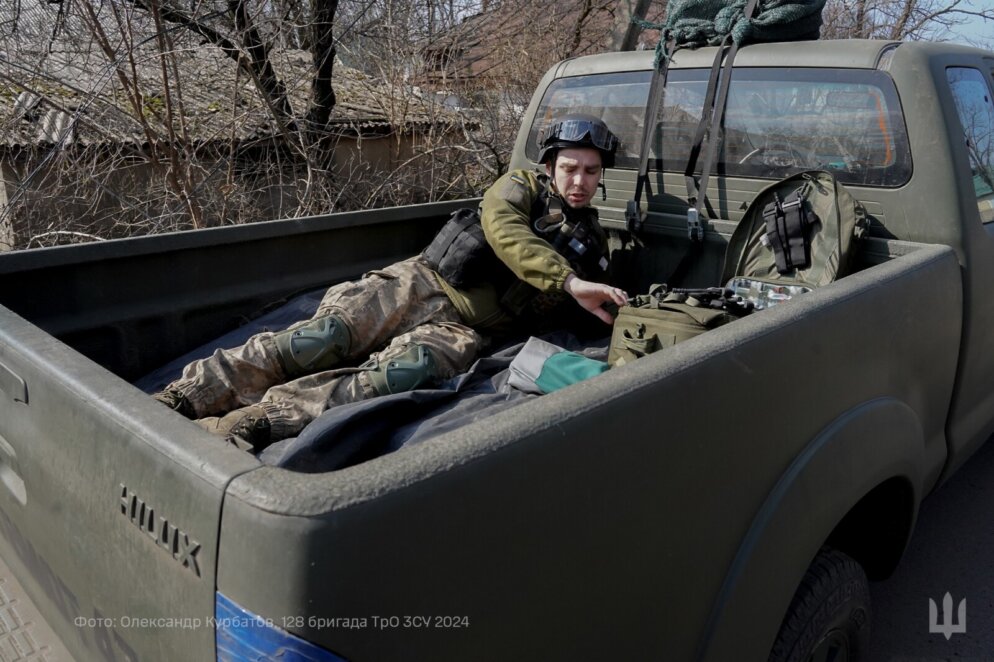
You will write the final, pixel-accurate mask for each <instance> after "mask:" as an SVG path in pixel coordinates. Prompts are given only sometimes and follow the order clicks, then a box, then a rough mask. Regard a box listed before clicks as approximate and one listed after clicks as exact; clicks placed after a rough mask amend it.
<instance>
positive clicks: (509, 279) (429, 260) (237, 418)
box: [154, 115, 627, 452]
mask: <svg viewBox="0 0 994 662" xmlns="http://www.w3.org/2000/svg"><path fill="white" fill-rule="evenodd" d="M539 146H540V148H541V151H540V154H539V162H540V163H542V164H543V165H544V166H545V175H544V176H543V175H539V174H537V173H535V172H532V171H529V170H515V171H511V172H509V173H507V174H506V175H504V176H503V177H501V178H500V179H498V180H497V182H496V183H494V185H493V186H492V187H491V188H490V189H489V190H488V191H487V192H486V193H485V194H484V196H483V202H482V204H481V205H480V214H479V223H475V222H473V221H475V220H476V218H475V214H470V217H469V219H468V220H467V217H466V215H463V216H462V220H461V221H459V220H458V219H457V218H456V217H454V218H453V220H451V221H449V223H448V224H447V225H446V226H445V227H443V229H442V230H441V231H440V232H439V235H438V236H437V237H436V239H435V240H434V241H433V242H432V244H431V246H429V247H428V249H426V250H425V252H424V253H422V254H421V255H419V256H417V257H413V258H410V259H408V260H405V261H403V262H399V263H397V264H394V265H391V266H389V267H387V268H385V269H383V270H380V271H371V272H369V273H366V274H364V275H363V277H362V278H361V279H360V280H357V281H353V282H346V283H341V284H338V285H335V286H333V287H331V288H330V289H329V290H328V291H327V292H326V293H325V295H324V298H323V299H322V301H321V303H320V305H319V306H318V309H317V312H316V313H315V315H314V317H313V318H312V319H310V320H307V321H304V322H300V323H298V324H295V325H293V326H291V327H290V328H289V329H287V330H285V331H281V332H277V333H271V332H265V333H260V334H258V335H255V336H253V337H252V338H250V339H249V340H248V341H247V342H246V343H245V344H244V345H242V346H241V347H237V348H235V349H230V350H225V349H219V350H217V351H215V352H214V354H213V355H212V356H210V357H208V358H206V359H202V360H199V361H194V362H193V363H191V364H189V365H188V366H186V368H185V369H184V371H183V375H182V377H181V378H180V379H178V380H176V381H174V382H172V383H171V384H169V385H168V386H167V387H166V389H165V390H163V391H162V392H159V393H156V394H155V396H154V397H155V398H156V399H158V400H159V401H161V402H163V403H164V404H166V405H167V406H169V407H171V408H172V409H174V410H176V411H178V412H179V413H181V414H183V415H184V416H186V417H188V418H191V419H196V422H197V423H198V424H199V425H201V426H202V427H204V428H206V429H207V430H209V431H211V432H214V433H217V434H219V435H222V436H224V437H225V438H226V439H227V440H228V441H229V442H231V443H234V444H235V445H237V446H239V447H240V448H243V449H245V450H249V451H254V452H257V451H259V450H261V449H262V448H265V447H266V446H268V445H269V444H270V443H272V442H274V441H277V440H280V439H284V438H287V437H291V436H294V435H296V434H297V433H299V432H300V431H301V430H302V429H303V427H304V426H305V425H307V423H309V422H310V421H311V420H313V419H314V418H316V417H317V416H318V415H319V414H321V413H322V412H323V411H325V410H326V409H328V408H330V407H333V406H335V405H339V404H344V403H347V402H354V401H358V400H363V399H366V398H371V397H375V396H378V395H386V394H389V393H398V392H403V391H409V390H413V389H415V388H418V387H421V386H430V385H433V384H437V383H438V382H440V381H442V380H444V379H448V378H449V377H452V376H453V375H455V374H458V373H460V372H463V371H465V370H466V369H467V368H468V367H469V365H470V364H471V363H472V361H473V360H474V359H475V358H476V356H477V354H478V353H479V350H480V348H481V346H482V345H483V344H484V342H485V340H486V338H487V337H488V336H490V335H492V334H493V333H494V332H496V331H497V330H499V329H504V328H507V327H508V325H509V324H510V323H521V321H522V320H527V319H528V318H529V315H530V314H533V313H534V311H538V310H543V309H544V310H548V309H549V307H550V306H551V305H555V304H556V303H558V302H561V301H567V302H570V301H571V300H572V301H575V302H576V304H579V306H580V307H581V308H582V309H583V310H586V311H588V312H590V313H592V314H593V315H595V316H597V317H598V318H600V319H601V320H602V321H603V322H604V323H606V324H611V323H612V321H613V319H612V317H611V315H610V314H609V313H608V311H606V310H605V309H604V308H602V305H603V304H610V303H614V304H617V305H618V306H621V305H624V304H625V301H626V298H627V295H626V294H625V292H623V291H622V290H620V289H618V288H615V287H611V286H609V285H605V284H603V283H602V282H598V281H601V280H604V279H605V278H606V268H607V257H608V254H607V242H606V238H605V235H604V231H603V229H602V228H601V227H600V225H599V223H598V221H597V211H596V209H594V208H592V207H591V206H590V203H591V200H592V199H593V196H594V194H595V193H596V191H597V188H598V186H599V185H600V181H601V176H602V174H603V169H604V168H607V167H611V166H613V165H614V155H615V151H616V150H617V147H618V139H617V138H616V137H615V135H614V134H613V133H612V132H611V131H610V130H609V129H608V127H607V126H606V125H605V124H604V122H602V121H601V120H600V119H597V118H595V117H591V116H587V115H567V116H564V117H561V118H559V119H557V120H556V121H554V122H553V123H552V124H551V125H550V126H549V127H548V128H546V130H545V131H543V133H542V135H541V138H540V140H539ZM481 230H482V232H481ZM473 236H479V237H481V238H480V239H479V240H478V241H475V242H474V241H471V239H472V238H473ZM483 237H485V241H484V240H483ZM467 247H468V248H467ZM498 260H499V261H498ZM488 261H492V262H488ZM492 267H493V268H492ZM472 273H476V274H478V275H477V277H476V278H473V277H469V276H467V274H472ZM480 275H482V277H481V276H480ZM481 333H482V334H484V335H481ZM367 357H368V360H367V361H366V362H365V363H362V364H361V365H358V366H357V363H359V361H361V360H362V359H366V358H367Z"/></svg>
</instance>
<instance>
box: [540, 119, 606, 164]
mask: <svg viewBox="0 0 994 662" xmlns="http://www.w3.org/2000/svg"><path fill="white" fill-rule="evenodd" d="M618 143H619V141H618V137H617V136H616V135H614V134H613V133H611V130H610V129H609V128H607V124H605V123H604V120H602V119H600V118H598V117H594V116H593V115H580V114H573V115H563V116H562V117H558V118H556V119H555V120H554V121H553V122H552V123H551V124H550V125H549V126H547V127H546V128H545V130H543V131H542V133H541V134H540V135H539V139H538V146H539V149H540V150H541V151H540V152H539V154H538V162H539V163H546V162H547V161H549V160H550V159H552V158H554V157H555V155H556V152H558V151H559V150H560V149H568V148H570V147H589V148H592V149H596V150H597V151H598V152H600V154H601V165H602V166H604V167H605V168H612V167H614V153H615V152H616V151H617V150H618Z"/></svg>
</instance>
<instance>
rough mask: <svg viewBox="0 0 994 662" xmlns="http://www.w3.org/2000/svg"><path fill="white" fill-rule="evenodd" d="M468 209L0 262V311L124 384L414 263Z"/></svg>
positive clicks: (306, 222) (423, 209) (184, 237)
mask: <svg viewBox="0 0 994 662" xmlns="http://www.w3.org/2000/svg"><path fill="white" fill-rule="evenodd" d="M477 204H478V201H477V200H463V201H458V202H454V203H453V202H447V203H437V204H429V205H415V206H411V207H396V208H391V209H386V210H373V211H368V212H356V213H345V214H335V215H331V216H325V217H313V218H306V219H290V220H281V221H272V222H267V223H258V224H255V225H249V226H238V227H227V228H217V229H212V230H203V231H196V232H180V233H174V234H170V235H161V236H154V237H143V238H139V239H129V240H123V241H107V242H103V243H96V244H86V245H80V246H66V247H59V248H51V249H43V250H35V251H28V252H17V253H9V254H4V255H2V256H0V305H3V306H5V307H6V308H8V309H10V310H11V311H13V312H15V313H17V314H19V315H21V316H23V317H25V318H26V319H29V320H31V322H32V323H33V324H35V325H37V326H38V327H39V328H41V329H43V330H44V331H46V332H48V333H49V334H51V335H53V336H54V337H56V338H58V339H60V340H62V341H64V342H66V344H68V345H70V346H72V347H73V348H75V349H76V350H77V351H79V352H81V353H82V354H83V355H85V356H87V357H89V358H91V359H93V360H94V361H95V362H97V363H99V364H100V365H102V366H104V367H105V368H107V369H108V370H111V371H112V372H114V373H116V374H118V375H120V376H121V377H123V378H125V379H127V380H133V379H135V378H137V377H139V376H141V375H144V374H147V373H148V372H150V371H151V370H153V369H155V368H157V367H159V366H161V365H163V364H165V363H166V362H168V361H169V360H170V359H172V358H174V357H176V356H179V355H181V354H182V353H184V352H185V351H186V350H189V349H191V348H193V347H196V346H198V345H200V344H202V343H204V342H207V341H209V340H211V339H213V338H216V337H218V336H220V335H221V334H222V333H224V332H226V331H229V330H231V329H232V328H234V327H236V326H238V325H240V324H242V323H244V321H245V320H246V319H247V316H249V315H251V314H253V313H258V312H259V311H260V310H261V309H262V308H263V307H264V306H267V305H269V304H272V303H274V302H276V301H279V300H280V299H281V298H282V297H286V296H288V295H292V294H296V293H299V292H302V291H306V290H309V289H313V288H315V287H319V286H322V285H328V284H330V283H335V282H338V281H341V280H345V279H348V278H352V277H355V276H357V275H359V274H361V273H363V272H364V271H367V270H369V269H373V268H377V267H382V266H384V265H386V264H390V263H391V262H394V261H396V260H399V259H402V258H406V257H409V256H411V255H414V254H416V253H417V252H419V251H420V250H421V249H422V248H424V246H426V245H427V244H428V242H429V241H430V240H431V237H432V236H434V233H435V231H437V229H438V228H439V227H440V226H441V224H442V223H443V222H444V221H445V219H446V218H448V215H449V213H450V212H451V211H452V210H454V209H456V208H458V207H460V206H476V205H477Z"/></svg>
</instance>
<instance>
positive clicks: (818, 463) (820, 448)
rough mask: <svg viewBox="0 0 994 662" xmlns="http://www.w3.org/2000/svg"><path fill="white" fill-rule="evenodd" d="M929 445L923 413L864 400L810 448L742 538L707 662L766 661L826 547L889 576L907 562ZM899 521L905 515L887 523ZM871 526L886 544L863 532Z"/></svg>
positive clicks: (706, 642)
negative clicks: (864, 537)
mask: <svg viewBox="0 0 994 662" xmlns="http://www.w3.org/2000/svg"><path fill="white" fill-rule="evenodd" d="M924 445H925V441H924V433H923V431H922V426H921V424H920V421H919V419H918V417H917V415H916V414H915V412H914V411H913V410H912V409H911V408H910V407H908V406H907V405H906V404H904V403H903V402H901V401H899V400H897V399H894V398H878V399H875V400H871V401H868V402H865V403H862V404H861V405H859V406H857V407H854V408H853V409H851V410H849V411H847V412H845V413H844V414H842V415H841V416H839V417H837V418H836V419H835V420H834V421H833V422H832V423H830V424H829V425H827V426H826V427H825V428H824V429H823V430H822V432H821V433H820V434H818V435H817V436H816V437H815V438H814V439H812V440H811V441H810V442H809V443H808V444H807V445H805V446H804V447H803V449H802V450H801V452H800V453H798V454H797V455H796V456H795V457H794V459H793V461H792V462H791V463H790V464H789V466H788V467H787V468H786V469H785V470H784V472H783V473H782V474H781V477H780V479H779V480H778V481H777V483H776V484H775V485H774V487H773V489H772V490H771V491H770V492H769V494H768V495H767V498H766V500H765V501H764V503H763V505H762V506H761V507H760V509H759V510H758V511H757V513H756V515H755V517H754V518H753V521H752V523H751V524H750V526H749V529H748V531H747V533H746V535H745V536H744V537H743V539H742V541H741V542H740V545H739V549H738V550H737V552H736V554H735V557H734V559H733V561H732V563H731V564H730V566H729V568H728V571H727V572H726V575H725V578H724V581H723V583H722V587H721V589H720V591H719V593H718V595H717V597H716V599H715V601H714V604H713V607H712V611H711V614H710V617H709V618H708V621H707V625H706V627H705V629H704V631H703V632H702V633H701V637H700V642H699V645H698V655H697V659H698V660H723V659H734V658H736V657H741V658H742V659H764V658H765V656H766V655H767V654H768V653H769V650H770V647H771V646H772V644H773V641H774V639H775V638H776V635H777V632H778V630H779V626H780V624H781V622H782V621H783V618H784V615H785V613H786V612H787V609H788V606H789V605H790V602H791V599H792V597H793V595H794V592H795V590H796V588H797V586H798V585H799V583H800V581H801V578H802V577H803V576H804V573H805V572H806V570H807V568H808V566H809V565H810V563H811V561H812V560H813V559H814V558H815V556H816V555H817V553H818V551H819V549H821V548H822V546H823V545H826V544H834V545H836V546H837V548H838V549H839V550H840V551H843V552H845V553H847V554H849V555H850V556H852V557H853V558H855V559H857V560H858V561H859V562H860V563H867V564H869V566H870V568H871V569H872V571H873V575H872V576H875V577H879V576H885V575H886V574H887V573H888V572H889V571H890V570H891V569H892V568H893V566H894V565H896V563H897V561H898V560H899V559H900V555H901V553H902V552H903V550H904V547H905V545H906V544H907V540H908V538H909V536H910V532H911V529H912V526H913V523H914V519H915V517H916V516H917V509H918V503H919V501H920V499H921V493H922V466H923V462H924V459H923V458H924ZM893 508H897V509H898V510H899V514H897V515H896V516H895V514H894V513H892V512H891V509H893ZM881 518H882V519H881ZM891 518H892V519H894V520H896V522H894V523H893V524H892V525H889V526H885V525H881V521H883V522H888V521H889V519H891ZM867 532H869V533H870V534H872V535H873V536H874V543H875V544H880V545H881V547H882V549H881V551H874V550H873V545H872V544H870V543H868V542H867V541H860V540H859V539H858V538H859V536H860V535H865V534H866V533H867ZM885 539H886V540H885ZM868 573H869V571H868Z"/></svg>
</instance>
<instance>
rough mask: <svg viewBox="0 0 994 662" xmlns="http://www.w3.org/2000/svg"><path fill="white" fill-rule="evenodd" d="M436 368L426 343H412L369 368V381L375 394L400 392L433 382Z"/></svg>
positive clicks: (435, 377) (435, 376) (436, 374)
mask: <svg viewBox="0 0 994 662" xmlns="http://www.w3.org/2000/svg"><path fill="white" fill-rule="evenodd" d="M437 378H438V370H437V368H436V366H435V359H434V357H432V355H431V350H430V349H429V348H428V347H427V346H426V345H419V344H417V343H412V344H410V345H408V346H407V349H406V350H405V351H404V352H403V353H401V354H398V355H397V356H395V357H393V358H391V359H387V360H386V361H383V362H382V363H374V364H372V366H371V367H370V368H369V383H370V384H371V385H372V387H373V391H375V392H376V395H388V394H391V393H402V392H404V391H413V390H414V389H416V388H418V387H420V386H422V385H425V384H430V383H431V382H434V381H435V380H436V379H437Z"/></svg>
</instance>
